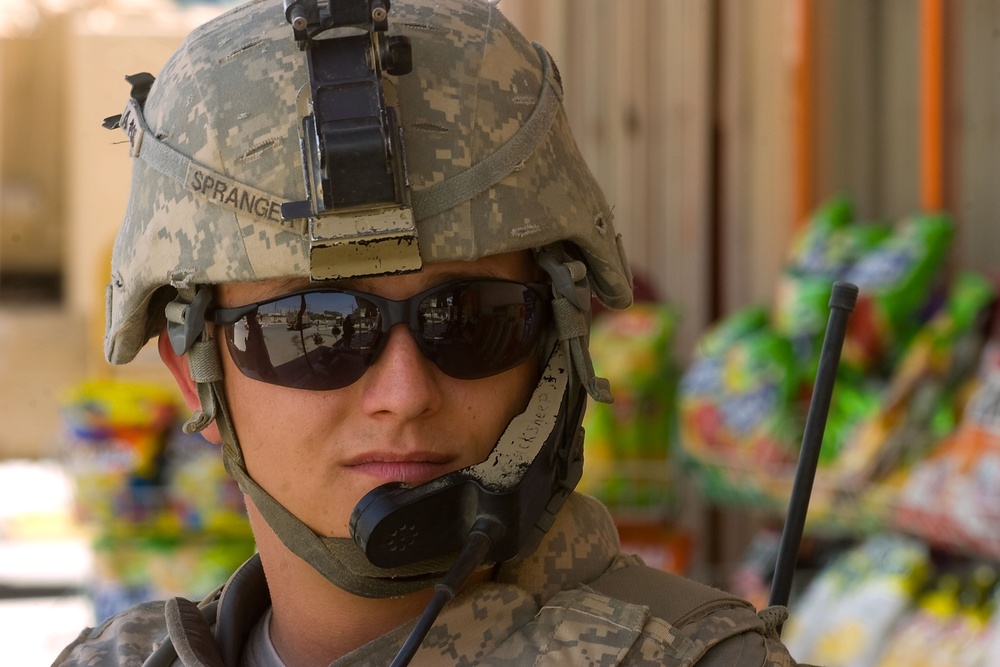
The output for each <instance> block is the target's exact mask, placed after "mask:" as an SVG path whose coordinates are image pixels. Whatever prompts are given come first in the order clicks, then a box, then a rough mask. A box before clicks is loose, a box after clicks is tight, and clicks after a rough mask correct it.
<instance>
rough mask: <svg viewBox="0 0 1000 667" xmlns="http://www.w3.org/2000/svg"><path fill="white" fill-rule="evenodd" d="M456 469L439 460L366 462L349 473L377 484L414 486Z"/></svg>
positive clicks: (350, 468) (359, 463)
mask: <svg viewBox="0 0 1000 667" xmlns="http://www.w3.org/2000/svg"><path fill="white" fill-rule="evenodd" d="M454 469H455V466H454V465H453V464H451V463H446V462H444V461H438V460H427V459H412V460H409V459H408V460H382V459H374V460H366V461H359V462H357V463H354V464H351V465H349V466H347V468H346V470H347V472H349V473H351V474H357V475H363V476H365V477H369V478H371V479H372V480H373V481H374V482H375V483H376V484H385V483H388V482H404V483H406V484H410V485H412V486H417V485H418V484H423V483H424V482H429V481H430V480H432V479H436V478H438V477H441V476H442V475H445V474H447V473H449V472H451V471H452V470H454Z"/></svg>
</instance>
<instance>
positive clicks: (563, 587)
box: [53, 494, 795, 667]
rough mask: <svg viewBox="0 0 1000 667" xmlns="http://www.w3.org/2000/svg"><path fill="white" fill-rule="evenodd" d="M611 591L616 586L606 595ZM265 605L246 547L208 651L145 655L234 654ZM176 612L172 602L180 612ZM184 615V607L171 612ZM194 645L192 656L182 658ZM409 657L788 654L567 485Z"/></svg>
mask: <svg viewBox="0 0 1000 667" xmlns="http://www.w3.org/2000/svg"><path fill="white" fill-rule="evenodd" d="M610 591H614V593H613V594H610V595H609V594H608V593H609V592H610ZM621 598H625V599H621ZM173 604H174V605H176V603H173ZM269 604H270V600H269V598H268V592H267V586H266V583H265V581H264V574H263V570H262V568H261V565H260V560H259V559H258V558H257V557H254V558H252V559H251V560H249V561H248V562H247V563H246V564H244V565H243V567H242V568H240V570H239V571H237V573H236V574H235V575H234V576H233V577H232V578H231V579H230V581H229V582H228V583H227V584H226V585H225V586H224V587H223V588H222V589H221V590H220V592H219V593H218V594H214V595H212V596H210V597H209V598H207V599H206V601H204V602H202V604H201V605H200V606H201V607H202V613H203V614H204V615H205V616H207V617H208V619H209V620H210V622H211V623H212V624H213V631H214V634H215V644H216V645H217V646H218V647H219V649H218V653H217V654H214V655H213V653H212V652H211V651H209V650H206V647H205V646H200V645H199V643H198V641H197V637H196V636H195V633H193V632H192V633H186V632H185V630H179V629H178V628H176V627H173V628H171V630H170V633H169V634H170V638H171V639H172V640H173V648H174V650H175V651H176V653H179V654H181V655H182V656H184V657H185V658H187V659H186V660H182V659H180V658H176V659H172V657H166V659H165V660H164V661H163V662H159V663H155V664H162V665H187V666H190V665H206V666H212V667H215V665H237V664H239V656H240V653H241V652H242V650H243V646H244V645H245V643H246V640H247V638H248V637H249V635H250V631H251V630H252V629H253V626H254V624H255V623H256V622H257V620H258V619H259V618H260V616H261V614H262V613H264V611H265V610H266V609H267V606H268V605H269ZM168 607H170V605H169V604H168ZM184 611H185V609H184V608H183V607H182V608H181V609H180V615H183V613H184ZM187 611H188V613H189V614H190V613H191V610H187ZM175 613H176V607H175ZM168 615H169V613H165V612H164V603H162V602H158V603H146V604H142V605H139V606H137V607H134V608H132V609H131V610H129V611H127V612H124V613H123V614H120V615H118V616H116V617H114V618H112V619H110V620H108V621H107V622H105V623H104V624H103V625H102V626H100V627H98V628H95V629H92V630H86V631H84V632H83V633H82V634H81V635H80V637H79V638H78V639H77V640H76V641H75V642H74V643H73V644H71V645H70V646H69V647H67V648H66V649H65V650H64V651H63V653H62V655H60V656H59V658H57V659H56V661H55V663H54V664H53V667H55V665H60V666H63V667H70V666H73V665H80V666H83V665H89V666H96V665H101V666H111V665H118V666H121V667H124V666H126V665H129V666H131V665H135V666H137V667H138V666H139V665H142V664H143V661H144V660H145V659H146V657H147V656H149V655H150V654H151V653H152V652H153V651H154V649H156V648H157V646H159V645H160V644H161V643H162V642H163V639H164V637H166V636H167V634H168V630H167V626H168V625H169V624H170V622H169V621H168V620H167V618H166V617H167V616H168ZM664 616H669V617H672V618H669V619H668V618H664ZM765 616H766V615H765ZM193 624H195V623H193V622H192V620H191V619H190V618H189V619H187V621H184V622H182V623H181V625H184V626H185V627H190V626H191V625H193ZM411 625H412V624H410V623H408V624H406V625H403V626H400V627H399V628H397V629H396V630H394V631H392V632H390V633H388V634H387V635H385V636H383V637H381V638H379V639H378V640H375V641H373V642H370V643H369V644H367V645H365V646H362V647H360V648H358V649H357V650H355V651H353V652H352V653H350V654H348V655H346V656H344V657H342V658H341V659H340V660H337V661H336V662H334V663H332V665H336V666H337V667H340V666H342V665H343V666H347V665H350V666H351V667H362V666H369V665H371V666H378V667H384V666H385V665H388V664H389V663H390V662H391V661H392V659H393V656H394V655H395V654H396V652H397V651H398V650H399V647H400V645H401V644H402V642H403V641H404V640H405V639H406V636H407V634H408V633H409V631H410V627H411ZM167 648H170V647H169V646H168V647H164V648H161V649H160V653H161V656H166V654H167V653H168V651H167V650H166V649H167ZM176 653H171V656H172V655H176ZM195 655H199V656H200V658H199V659H200V662H196V661H194V660H193V659H191V658H192V657H193V656H195ZM411 664H412V665H414V666H418V667H419V666H422V665H428V666H429V665H470V664H477V665H535V664H539V665H548V664H552V665H574V666H575V665H603V666H611V665H635V666H637V665H678V666H680V665H694V664H697V665H700V666H706V665H719V666H723V665H724V666H725V667H733V666H734V665H753V666H766V667H790V666H792V665H794V664H795V663H794V662H793V661H792V659H791V657H790V656H789V655H788V652H787V650H786V649H785V647H784V646H783V645H782V644H781V642H780V641H779V640H778V639H777V636H776V634H775V632H774V624H773V622H765V620H762V618H761V616H758V614H756V613H755V612H754V610H753V608H752V607H751V606H750V605H749V604H748V603H746V602H743V601H741V600H738V599H736V598H732V597H729V596H727V595H725V594H723V593H722V592H721V591H716V590H714V589H710V588H707V587H705V586H702V585H700V584H697V583H694V582H691V581H689V580H686V579H683V578H681V577H676V576H673V575H670V574H667V573H664V572H660V571H658V570H653V569H652V568H648V567H646V566H644V565H642V564H641V562H640V561H639V560H638V558H636V557H634V556H623V555H621V554H620V552H619V544H618V536H617V532H616V530H615V527H614V524H613V523H612V520H611V517H610V516H609V515H608V513H607V510H605V509H604V507H603V506H602V505H601V504H600V503H598V502H596V501H595V500H593V499H591V498H588V497H587V496H583V495H581V494H574V495H573V496H571V497H570V500H569V501H567V503H566V505H565V506H564V508H563V510H562V511H561V512H560V514H559V517H558V518H557V520H556V522H555V524H554V525H553V527H552V528H551V530H550V531H549V532H548V534H547V535H546V537H545V538H544V540H543V542H542V544H541V545H540V546H539V547H538V549H536V550H535V551H534V552H533V553H532V554H530V555H529V556H528V557H526V558H524V559H522V560H520V561H517V562H514V563H508V564H504V565H502V566H500V567H499V568H498V571H497V576H496V578H495V580H494V581H492V582H490V583H485V584H479V585H476V586H474V587H472V588H470V589H469V590H468V591H466V592H465V593H464V594H462V595H461V596H459V597H458V598H457V599H455V600H454V601H453V602H452V603H450V604H449V605H448V606H447V607H445V609H444V611H443V612H442V613H441V615H440V616H439V617H438V619H437V621H436V622H435V624H434V626H433V627H432V628H431V630H430V633H429V634H428V635H427V638H426V639H425V640H424V643H423V645H422V647H421V648H420V650H419V651H417V653H416V655H415V657H414V659H413V662H412V663H411Z"/></svg>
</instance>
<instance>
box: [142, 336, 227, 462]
mask: <svg viewBox="0 0 1000 667" xmlns="http://www.w3.org/2000/svg"><path fill="white" fill-rule="evenodd" d="M156 346H157V349H158V350H159V351H160V359H162V360H163V364H164V365H165V366H166V367H167V369H168V370H169V371H170V374H171V375H173V376H174V381H175V382H176V383H177V387H178V388H179V389H180V390H181V395H182V396H183V397H184V402H185V403H187V406H188V408H190V409H191V411H192V412H194V411H196V410H201V400H200V399H199V398H198V388H197V387H196V386H195V382H194V380H192V379H191V370H190V369H189V368H188V361H187V357H186V356H182V355H179V354H177V353H176V352H174V348H173V346H172V345H171V344H170V337H169V336H168V335H167V328H166V326H164V327H163V330H162V331H161V332H160V336H159V338H158V339H157V341H156ZM201 434H202V435H203V436H204V437H205V439H206V440H208V441H209V442H214V443H215V444H217V445H218V444H220V443H221V442H222V436H221V435H219V427H218V425H217V424H216V423H215V422H214V421H213V422H212V423H211V424H209V425H208V427H206V428H205V430H203V431H202V432H201Z"/></svg>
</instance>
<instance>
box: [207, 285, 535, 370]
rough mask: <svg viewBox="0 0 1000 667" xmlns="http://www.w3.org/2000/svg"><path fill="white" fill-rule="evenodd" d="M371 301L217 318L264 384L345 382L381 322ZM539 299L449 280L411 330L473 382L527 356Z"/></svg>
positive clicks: (281, 303) (289, 304)
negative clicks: (228, 320) (224, 320)
mask: <svg viewBox="0 0 1000 667" xmlns="http://www.w3.org/2000/svg"><path fill="white" fill-rule="evenodd" d="M375 301H378V302H379V303H381V304H388V303H389V302H387V301H384V300H380V299H376V298H375V297H372V300H368V299H366V298H365V297H364V296H362V295H359V294H351V293H348V292H340V291H336V290H328V291H314V292H303V293H301V294H294V295H290V296H287V297H283V298H280V299H275V300H273V301H267V302H263V303H261V304H259V305H258V307H257V308H256V310H252V311H250V312H248V313H246V315H244V316H243V317H241V318H240V319H238V320H237V321H236V322H233V323H226V324H225V332H226V343H227V345H228V347H229V352H230V356H231V357H232V359H233V362H234V363H235V364H236V366H237V367H238V368H239V369H240V371H242V373H243V374H244V375H246V376H248V377H251V378H253V379H255V380H260V381H262V382H267V383H269V384H276V385H281V386H283V387H294V388H298V389H313V390H330V389H340V388H342V387H346V386H348V385H350V384H353V383H354V382H357V381H358V380H359V379H360V378H361V376H362V375H364V374H365V371H366V370H367V369H368V367H369V366H371V364H372V363H373V362H374V360H375V356H376V355H377V354H378V351H379V346H380V344H381V338H382V335H383V328H384V327H383V322H382V317H383V313H382V311H381V310H380V309H379V305H377V304H376V303H375ZM545 301H546V300H545V299H544V298H543V297H542V296H540V295H539V294H538V293H536V292H534V291H533V290H532V289H531V288H529V287H526V286H525V285H521V284H519V283H514V282H506V281H499V280H472V281H465V282H456V283H449V284H446V285H442V286H440V287H438V288H436V289H434V290H431V291H430V292H429V293H424V295H423V296H422V298H421V300H420V302H419V305H418V306H417V310H416V313H415V317H414V315H411V317H412V318H413V319H415V321H411V322H409V327H410V329H411V330H412V331H414V334H415V338H416V340H417V344H418V345H419V346H420V349H421V350H422V351H423V353H424V354H425V355H426V356H427V358H428V359H430V360H431V361H432V362H434V363H435V364H436V365H437V366H438V368H440V369H441V370H442V371H444V372H445V373H447V374H448V375H450V376H452V377H455V378H459V379H463V380H473V379H477V378H483V377H487V376H490V375H495V374H497V373H500V372H503V371H505V370H508V369H510V368H513V367H514V366H517V365H518V364H520V363H522V362H523V361H525V360H526V359H528V358H529V357H530V356H531V355H532V354H533V353H534V351H535V350H536V349H537V346H538V342H539V340H540V338H541V332H542V331H543V330H544V329H545V326H546V324H547V321H548V310H547V308H546V305H545ZM410 312H411V313H412V311H410Z"/></svg>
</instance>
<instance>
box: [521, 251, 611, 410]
mask: <svg viewBox="0 0 1000 667" xmlns="http://www.w3.org/2000/svg"><path fill="white" fill-rule="evenodd" d="M536 259H537V260H538V264H539V265H540V266H541V267H542V268H543V269H545V271H546V273H548V274H549V276H550V277H551V278H552V294H553V296H554V299H553V300H552V313H553V316H554V318H555V322H556V331H557V333H558V336H559V340H560V341H565V342H566V344H567V346H568V348H569V354H570V358H571V359H572V370H573V372H575V373H576V377H577V379H578V380H579V381H580V383H581V384H582V385H583V387H584V388H586V390H587V393H588V394H590V396H591V398H593V399H594V400H595V401H600V402H601V403H612V402H613V401H614V397H613V396H612V395H611V385H610V383H609V382H608V381H607V379H605V378H602V377H597V374H596V372H595V371H594V362H593V360H592V359H591V358H590V349H589V339H590V314H591V308H590V295H591V289H590V281H589V279H588V278H587V265H586V264H584V263H583V262H581V261H579V260H575V259H573V258H572V257H570V256H569V254H568V253H567V252H566V250H565V248H563V247H562V245H561V244H553V245H551V246H548V247H545V248H542V249H541V250H539V251H538V253H537V255H536Z"/></svg>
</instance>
